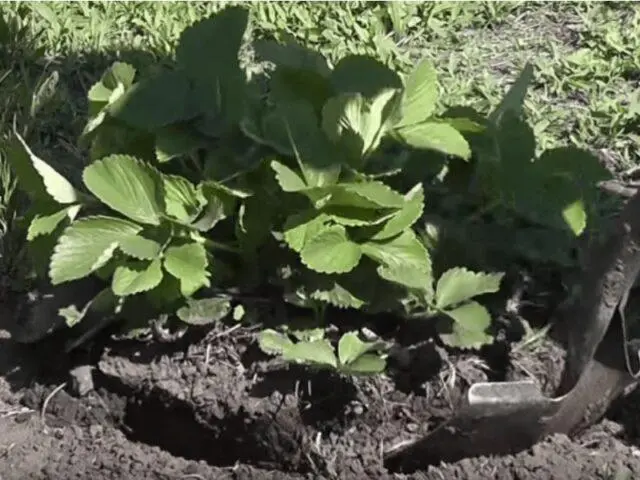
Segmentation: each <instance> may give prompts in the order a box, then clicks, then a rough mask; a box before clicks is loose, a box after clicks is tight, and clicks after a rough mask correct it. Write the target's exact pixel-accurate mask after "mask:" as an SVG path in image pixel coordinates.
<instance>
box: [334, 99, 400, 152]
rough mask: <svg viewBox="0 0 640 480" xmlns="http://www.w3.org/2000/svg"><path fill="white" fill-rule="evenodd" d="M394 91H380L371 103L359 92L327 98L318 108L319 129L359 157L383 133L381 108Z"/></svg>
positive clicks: (372, 148) (371, 148) (374, 145)
mask: <svg viewBox="0 0 640 480" xmlns="http://www.w3.org/2000/svg"><path fill="white" fill-rule="evenodd" d="M395 93H396V92H395V90H389V89H387V90H382V91H380V92H379V93H378V94H377V95H376V96H375V97H374V98H373V100H372V101H371V102H369V101H367V100H366V99H365V98H364V97H363V96H362V95H361V94H359V93H344V94H342V95H340V96H337V97H334V98H330V99H329V100H328V101H327V102H326V103H325V105H324V107H323V109H322V128H323V130H324V132H325V133H326V134H327V135H328V137H329V138H330V139H331V140H332V141H333V142H334V143H340V144H341V145H343V146H344V148H346V149H347V150H348V151H349V152H351V155H352V156H354V157H356V158H361V157H363V156H365V155H367V154H368V153H369V152H371V151H373V150H375V149H376V148H377V147H378V146H379V144H380V140H381V138H382V135H383V134H384V128H383V127H384V125H385V118H384V115H383V112H384V110H385V107H386V106H387V105H388V104H389V102H390V101H391V100H392V99H393V98H394V96H395Z"/></svg>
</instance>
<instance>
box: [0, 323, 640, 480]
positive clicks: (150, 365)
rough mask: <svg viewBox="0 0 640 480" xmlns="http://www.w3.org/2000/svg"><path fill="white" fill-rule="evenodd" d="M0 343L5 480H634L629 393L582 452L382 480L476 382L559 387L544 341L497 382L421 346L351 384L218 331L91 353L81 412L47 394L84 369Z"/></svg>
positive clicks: (238, 334)
mask: <svg viewBox="0 0 640 480" xmlns="http://www.w3.org/2000/svg"><path fill="white" fill-rule="evenodd" d="M0 342H1V343H0V374H1V375H2V377H1V380H0V479H2V480H13V479H16V480H18V479H27V478H28V479H54V478H56V479H57V478H65V479H73V478H78V479H80V478H83V479H84V478H92V479H99V480H102V479H129V478H135V479H162V480H169V479H176V480H177V479H198V480H199V479H233V478H238V479H269V478H273V479H276V478H280V479H302V478H308V479H318V478H326V479H329V478H346V479H350V478H353V479H359V478H376V479H391V478H398V479H401V478H403V479H416V480H417V479H450V478H451V479H485V478H499V479H555V478H558V479H560V478H562V479H574V478H575V479H582V478H606V479H609V478H610V479H616V480H622V479H625V478H632V477H633V478H636V476H638V475H640V449H638V448H637V447H636V445H637V444H638V438H639V437H638V434H639V431H638V424H637V423H636V422H637V421H636V418H637V416H638V409H637V408H636V405H637V404H638V403H637V401H634V400H633V398H634V397H633V394H632V395H631V397H629V398H628V399H623V400H621V401H620V402H619V403H618V404H617V405H615V406H614V407H613V408H612V409H611V411H610V414H609V415H608V417H609V418H607V419H605V420H603V421H602V422H601V423H600V424H598V425H596V426H594V427H593V428H591V429H590V430H589V431H588V432H585V433H584V434H582V435H581V436H580V437H579V438H574V439H569V438H567V437H565V436H555V437H552V438H550V439H548V440H546V441H544V442H541V443H540V444H538V445H536V446H534V447H533V448H531V449H528V450H525V451H522V452H519V453H517V454H515V455H508V456H501V457H486V458H485V457H481V458H469V459H460V460H458V461H455V462H453V463H443V462H435V463H437V464H435V465H432V466H431V467H428V468H427V469H425V470H423V471H420V472H415V473H412V474H410V475H404V474H401V473H400V472H393V471H389V470H387V469H386V468H385V466H384V462H383V460H382V452H383V451H385V450H386V449H388V448H389V447H391V446H393V445H395V444H397V443H398V442H403V441H407V440H410V439H412V438H415V437H416V436H418V435H420V434H422V433H425V432H428V431H430V430H431V429H433V428H434V427H435V426H437V425H438V424H439V423H440V422H442V421H444V420H446V419H448V418H449V417H450V416H451V413H452V411H453V410H454V409H455V408H456V407H457V405H458V403H459V402H460V399H461V398H462V394H463V392H464V390H465V389H466V388H467V386H468V385H469V384H471V383H474V382H477V381H481V380H495V379H498V380H499V379H510V378H523V376H531V377H533V378H537V379H538V380H540V381H541V384H542V385H544V382H547V384H548V385H549V386H548V387H547V388H552V387H551V385H553V384H555V377H557V375H556V374H557V373H558V371H559V369H560V368H561V367H559V363H558V362H561V353H562V352H561V350H560V349H558V348H557V347H554V346H553V345H552V344H549V343H548V342H547V343H545V344H543V345H542V346H537V347H536V348H535V349H534V350H526V349H520V350H518V351H516V352H506V355H507V358H510V359H511V362H502V363H503V365H504V364H508V365H510V367H509V368H508V369H507V370H504V371H500V370H499V369H496V368H492V367H491V364H492V361H491V357H486V358H487V360H486V361H483V360H479V357H478V356H477V355H466V354H456V355H454V354H452V353H449V354H448V355H446V354H445V353H444V352H443V351H442V350H440V349H438V348H436V347H435V346H434V345H433V344H430V343H425V344H424V345H423V346H422V347H421V348H420V349H418V350H416V351H413V352H412V354H411V359H410V362H409V364H408V365H404V367H405V369H404V370H402V369H400V368H399V367H398V368H397V369H396V370H397V371H396V374H395V375H394V376H384V377H382V376H380V377H376V378H373V379H355V380H351V379H345V378H341V377H338V376H335V375H332V374H329V373H324V372H315V373H310V372H309V371H308V370H306V369H299V368H295V367H287V366H284V365H281V364H279V363H278V362H276V361H273V360H271V359H269V358H267V357H264V356H262V354H261V353H260V352H259V351H258V350H257V349H256V347H255V346H254V343H253V332H252V331H248V330H243V329H236V330H234V331H233V332H231V333H228V332H225V331H224V327H222V326H221V327H220V328H219V329H214V330H213V331H210V332H208V333H206V332H203V333H202V334H201V335H199V338H197V337H196V338H193V337H191V338H187V337H185V338H183V339H182V340H180V341H177V342H175V343H169V344H167V343H147V344H143V343H138V342H118V343H111V344H109V343H108V344H107V345H106V347H105V348H102V347H101V348H100V349H99V350H97V349H94V350H95V354H96V358H95V359H93V360H92V364H93V380H94V385H95V390H93V391H91V392H89V393H88V394H87V395H85V396H83V397H81V398H76V397H74V396H73V395H72V393H71V392H72V389H70V388H68V387H61V388H56V387H58V386H60V385H61V384H63V383H64V382H65V381H67V384H68V385H70V384H71V382H69V381H68V372H69V370H70V369H71V367H72V366H73V365H74V364H77V363H78V361H81V360H82V355H80V356H78V355H75V357H76V358H74V357H68V356H65V355H63V354H61V353H60V352H61V351H62V349H61V348H60V345H59V342H58V341H57V340H55V339H51V340H48V341H45V342H43V343H40V344H37V345H30V346H22V345H17V344H15V343H13V342H12V341H11V339H10V338H8V335H4V336H3V337H2V338H0ZM499 363H500V362H496V364H499ZM412 372H413V373H412ZM416 372H421V375H417V374H416ZM547 388H545V390H546V389H547ZM496 428H500V425H496ZM627 474H628V475H631V476H625V475H627Z"/></svg>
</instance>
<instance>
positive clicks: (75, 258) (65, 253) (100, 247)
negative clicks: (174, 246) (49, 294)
mask: <svg viewBox="0 0 640 480" xmlns="http://www.w3.org/2000/svg"><path fill="white" fill-rule="evenodd" d="M141 230H142V227H140V226H138V225H136V224H135V223H131V222H128V221H126V220H122V219H119V218H111V217H103V216H96V217H87V218H83V219H81V220H77V221H76V222H74V223H73V224H71V225H70V226H69V227H67V228H66V229H65V231H64V233H63V234H62V235H61V236H60V238H59V240H58V244H57V245H56V246H55V248H54V251H53V255H52V257H51V264H50V266H49V276H50V278H51V283H52V284H53V285H58V284H60V283H64V282H69V281H71V280H77V279H79V278H83V277H86V276H87V275H89V274H91V273H92V272H95V271H96V270H98V269H99V268H100V267H102V266H103V265H105V264H106V263H107V262H108V261H109V260H110V259H111V257H112V256H113V252H114V250H115V249H116V248H117V247H118V245H119V242H120V241H121V240H122V239H124V238H127V237H130V236H131V235H136V234H137V233H139V232H140V231H141Z"/></svg>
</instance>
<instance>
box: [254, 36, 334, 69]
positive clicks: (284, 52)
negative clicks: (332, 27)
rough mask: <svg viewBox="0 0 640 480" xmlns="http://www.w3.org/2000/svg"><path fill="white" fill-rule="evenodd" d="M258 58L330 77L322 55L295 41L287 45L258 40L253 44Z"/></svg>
mask: <svg viewBox="0 0 640 480" xmlns="http://www.w3.org/2000/svg"><path fill="white" fill-rule="evenodd" d="M253 48H254V49H255V52H256V56H257V57H258V58H260V59H261V60H263V61H266V62H271V63H273V64H275V65H276V66H277V67H279V68H281V67H287V68H289V69H295V70H302V71H305V70H306V71H310V72H314V73H317V74H319V75H321V76H323V77H327V76H329V74H330V73H331V70H330V69H329V64H328V62H327V59H326V58H324V56H323V55H322V53H320V52H317V51H316V50H313V49H311V48H308V47H305V46H304V45H301V44H299V43H297V42H295V41H287V43H286V44H282V43H278V42H276V41H273V40H256V41H255V42H253Z"/></svg>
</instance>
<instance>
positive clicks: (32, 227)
mask: <svg viewBox="0 0 640 480" xmlns="http://www.w3.org/2000/svg"><path fill="white" fill-rule="evenodd" d="M79 211H80V205H72V206H70V207H66V208H63V209H62V210H59V211H57V212H55V213H52V214H49V215H42V214H36V216H35V217H34V219H33V220H32V221H31V223H30V224H29V230H28V231H27V240H28V241H31V240H33V239H35V238H36V237H39V236H40V235H48V234H50V233H53V232H54V231H55V230H56V228H58V225H60V223H61V222H62V220H64V219H65V218H68V219H69V220H72V221H73V220H74V219H75V217H76V215H77V214H78V212H79Z"/></svg>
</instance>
